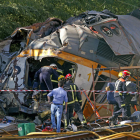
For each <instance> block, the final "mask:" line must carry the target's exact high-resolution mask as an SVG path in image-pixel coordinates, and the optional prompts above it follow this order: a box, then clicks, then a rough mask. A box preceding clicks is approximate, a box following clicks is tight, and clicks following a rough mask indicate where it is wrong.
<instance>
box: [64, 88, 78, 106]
mask: <svg viewBox="0 0 140 140" xmlns="http://www.w3.org/2000/svg"><path fill="white" fill-rule="evenodd" d="M70 89H71V93H72V101H70V102H67V104H68V105H70V104H73V103H75V101H76V98H77V97H76V85H70ZM68 96H69V95H68ZM68 99H69V97H68ZM63 105H65V102H64V103H63Z"/></svg>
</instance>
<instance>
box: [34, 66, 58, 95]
mask: <svg viewBox="0 0 140 140" xmlns="http://www.w3.org/2000/svg"><path fill="white" fill-rule="evenodd" d="M56 70H57V65H56V64H51V65H50V66H43V67H41V68H40V69H39V70H38V71H37V72H36V73H35V76H34V84H33V87H34V88H35V83H36V82H40V89H41V90H52V89H53V85H52V82H51V79H50V75H51V74H53V75H54V76H55V79H58V76H59V75H58V73H57V72H56ZM45 94H47V92H43V95H45Z"/></svg>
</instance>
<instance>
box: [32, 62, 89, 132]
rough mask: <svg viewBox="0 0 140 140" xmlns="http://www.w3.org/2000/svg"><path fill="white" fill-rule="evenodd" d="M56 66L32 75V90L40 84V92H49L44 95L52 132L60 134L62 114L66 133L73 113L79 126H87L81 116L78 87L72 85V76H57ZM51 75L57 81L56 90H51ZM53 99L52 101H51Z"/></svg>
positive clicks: (42, 69) (44, 67) (52, 65)
mask: <svg viewBox="0 0 140 140" xmlns="http://www.w3.org/2000/svg"><path fill="white" fill-rule="evenodd" d="M56 70H57V65H56V64H51V65H50V66H43V67H41V68H40V69H39V70H38V71H37V72H36V73H35V75H34V84H33V89H37V88H38V84H40V88H41V90H51V92H49V93H46V94H47V97H48V102H49V103H50V104H51V122H52V127H53V131H57V132H60V128H61V118H62V114H63V116H64V128H65V130H66V131H67V130H68V129H69V126H70V125H71V124H72V123H73V112H74V111H75V112H76V113H77V115H78V117H79V120H80V122H81V124H82V125H83V126H84V125H86V124H87V122H86V119H85V117H84V115H83V112H82V109H81V106H82V99H81V93H80V92H79V91H78V90H79V89H78V87H77V86H76V84H74V83H73V81H72V80H73V79H72V75H71V74H67V75H66V76H65V77H64V76H63V75H58V73H57V71H56ZM51 75H53V76H54V77H55V79H57V80H58V88H55V89H53V85H52V82H51V79H50V77H51ZM51 97H53V99H51ZM55 115H56V118H57V125H56V123H55Z"/></svg>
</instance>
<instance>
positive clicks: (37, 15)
mask: <svg viewBox="0 0 140 140" xmlns="http://www.w3.org/2000/svg"><path fill="white" fill-rule="evenodd" d="M139 6H140V0H0V19H1V22H0V39H4V38H5V37H6V36H9V35H10V34H11V33H12V32H13V31H14V30H15V29H16V28H17V27H24V26H29V25H31V24H33V23H36V22H43V21H45V20H46V19H47V18H48V17H56V18H60V19H62V20H66V19H68V18H69V17H71V16H75V15H78V14H80V13H82V12H85V11H87V10H96V11H102V10H104V9H108V10H110V11H111V12H113V13H114V14H121V15H122V14H127V13H129V12H131V11H133V10H134V9H137V8H138V7H139Z"/></svg>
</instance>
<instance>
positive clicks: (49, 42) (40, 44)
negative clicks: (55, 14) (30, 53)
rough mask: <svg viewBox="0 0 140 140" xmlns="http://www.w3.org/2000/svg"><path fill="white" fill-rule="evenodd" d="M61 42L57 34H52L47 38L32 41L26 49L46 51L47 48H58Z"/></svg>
mask: <svg viewBox="0 0 140 140" xmlns="http://www.w3.org/2000/svg"><path fill="white" fill-rule="evenodd" d="M61 46H62V45H61V42H60V39H59V36H58V34H57V32H54V33H52V34H51V35H49V36H46V37H44V38H41V39H38V40H35V41H33V42H32V43H31V44H30V45H29V46H28V47H27V48H28V49H48V48H60V47H61Z"/></svg>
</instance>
